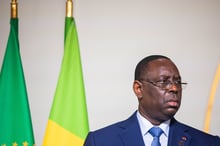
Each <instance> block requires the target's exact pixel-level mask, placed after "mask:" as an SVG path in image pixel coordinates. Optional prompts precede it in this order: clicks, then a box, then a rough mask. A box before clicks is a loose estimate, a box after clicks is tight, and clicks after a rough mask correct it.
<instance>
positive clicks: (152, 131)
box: [149, 127, 163, 146]
mask: <svg viewBox="0 0 220 146" xmlns="http://www.w3.org/2000/svg"><path fill="white" fill-rule="evenodd" d="M149 133H150V134H151V135H152V136H153V137H154V139H153V141H152V143H151V146H161V145H160V135H161V134H162V133H163V130H162V129H160V128H159V127H152V128H151V129H150V130H149Z"/></svg>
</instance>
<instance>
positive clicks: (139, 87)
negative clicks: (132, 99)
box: [133, 80, 143, 100]
mask: <svg viewBox="0 0 220 146" xmlns="http://www.w3.org/2000/svg"><path fill="white" fill-rule="evenodd" d="M133 91H134V93H135V95H136V96H137V98H138V100H140V99H142V97H143V95H142V91H143V84H142V83H141V82H140V81H138V80H135V81H134V83H133Z"/></svg>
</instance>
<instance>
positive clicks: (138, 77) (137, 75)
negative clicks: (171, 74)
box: [134, 55, 170, 80]
mask: <svg viewBox="0 0 220 146" xmlns="http://www.w3.org/2000/svg"><path fill="white" fill-rule="evenodd" d="M160 58H164V59H168V60H170V58H168V57H167V56H163V55H150V56H147V57H145V58H143V59H142V60H141V61H140V62H139V63H138V64H137V66H136V68H135V75H134V79H135V80H141V75H142V74H143V73H144V71H145V69H146V66H147V65H148V63H149V62H151V61H153V60H156V59H160Z"/></svg>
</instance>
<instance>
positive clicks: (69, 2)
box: [66, 0, 73, 17]
mask: <svg viewBox="0 0 220 146" xmlns="http://www.w3.org/2000/svg"><path fill="white" fill-rule="evenodd" d="M66 17H73V2H72V0H67V1H66Z"/></svg>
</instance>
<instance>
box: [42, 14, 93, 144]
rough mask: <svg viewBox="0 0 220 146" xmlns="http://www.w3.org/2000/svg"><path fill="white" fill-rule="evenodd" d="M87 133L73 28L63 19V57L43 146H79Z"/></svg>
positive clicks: (70, 18)
mask: <svg viewBox="0 0 220 146" xmlns="http://www.w3.org/2000/svg"><path fill="white" fill-rule="evenodd" d="M88 131H89V125H88V116H87V107H86V98H85V89H84V81H83V73H82V65H81V59H80V50H79V43H78V36H77V30H76V24H75V20H74V18H73V17H66V19H65V36H64V56H63V60H62V66H61V71H60V75H59V79H58V83H57V88H56V92H55V96H54V100H53V104H52V108H51V111H50V115H49V120H48V123H47V128H46V132H45V136H44V141H43V146H82V145H83V143H84V140H85V138H86V136H87V133H88Z"/></svg>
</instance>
